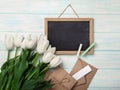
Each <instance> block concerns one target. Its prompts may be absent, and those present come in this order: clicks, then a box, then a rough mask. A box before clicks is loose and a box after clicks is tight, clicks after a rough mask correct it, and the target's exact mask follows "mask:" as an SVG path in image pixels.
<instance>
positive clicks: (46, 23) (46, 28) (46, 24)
mask: <svg viewBox="0 0 120 90" xmlns="http://www.w3.org/2000/svg"><path fill="white" fill-rule="evenodd" d="M49 21H89V22H90V23H89V32H90V33H89V38H90V44H92V43H93V41H94V36H93V33H94V32H93V18H45V35H46V36H47V37H48V22H49ZM83 52H84V51H81V53H83ZM76 53H77V51H56V54H76ZM93 53H94V49H93V48H92V49H90V51H89V52H88V53H87V54H93Z"/></svg>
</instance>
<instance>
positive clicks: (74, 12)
mask: <svg viewBox="0 0 120 90" xmlns="http://www.w3.org/2000/svg"><path fill="white" fill-rule="evenodd" d="M68 7H70V8H71V9H72V10H73V12H74V14H75V15H76V16H77V18H79V16H78V14H77V13H76V11H75V9H74V8H73V7H72V5H71V4H69V5H68V6H67V7H66V8H65V9H64V10H63V12H62V13H61V14H60V15H59V16H58V18H60V17H61V16H62V15H63V14H64V12H65V11H66V10H67V9H68Z"/></svg>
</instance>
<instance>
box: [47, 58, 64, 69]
mask: <svg viewBox="0 0 120 90" xmlns="http://www.w3.org/2000/svg"><path fill="white" fill-rule="evenodd" d="M61 63H62V60H61V59H60V57H59V56H55V57H54V58H53V59H52V60H51V62H50V64H49V65H50V68H55V67H57V66H58V65H60V64H61Z"/></svg>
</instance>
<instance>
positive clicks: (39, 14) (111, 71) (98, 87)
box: [0, 0, 120, 90]
mask: <svg viewBox="0 0 120 90" xmlns="http://www.w3.org/2000/svg"><path fill="white" fill-rule="evenodd" d="M69 3H71V4H72V6H73V8H74V9H75V10H76V11H77V13H78V14H79V16H80V17H81V18H83V17H84V18H85V17H92V18H94V36H95V41H96V43H97V45H96V47H95V54H94V55H87V56H86V57H83V60H85V61H86V62H88V63H90V64H92V65H94V66H96V67H97V68H98V69H99V70H98V72H97V74H96V76H95V77H94V79H93V81H92V83H91V84H90V87H89V90H120V0H0V65H2V63H3V62H4V61H5V60H6V54H7V51H6V49H5V47H4V37H5V34H7V33H21V34H28V33H32V34H35V35H39V34H41V33H43V32H44V18H45V17H58V16H59V14H60V13H61V12H62V11H63V9H64V8H65V7H66V6H67V5H68V4H69ZM62 17H76V16H75V15H74V14H73V12H72V10H71V9H68V10H67V11H66V12H65V14H64V15H63V16H62ZM61 57H62V59H63V61H64V63H63V67H64V68H65V69H66V70H67V71H68V72H69V71H70V70H71V69H72V67H73V65H74V64H75V62H76V61H75V60H74V58H75V56H74V55H72V56H71V55H63V56H61Z"/></svg>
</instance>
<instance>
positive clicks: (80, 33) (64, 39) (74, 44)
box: [45, 18, 93, 54]
mask: <svg viewBox="0 0 120 90" xmlns="http://www.w3.org/2000/svg"><path fill="white" fill-rule="evenodd" d="M45 34H46V35H47V37H48V40H49V41H50V44H51V45H52V46H53V47H56V50H57V51H56V54H76V53H77V50H78V48H79V45H80V44H81V43H82V44H83V47H82V51H85V50H86V49H87V48H88V47H89V46H90V44H91V43H92V42H93V19H92V18H45ZM88 54H93V49H91V50H90V51H89V52H88Z"/></svg>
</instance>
